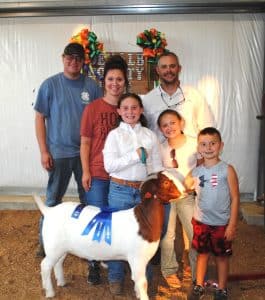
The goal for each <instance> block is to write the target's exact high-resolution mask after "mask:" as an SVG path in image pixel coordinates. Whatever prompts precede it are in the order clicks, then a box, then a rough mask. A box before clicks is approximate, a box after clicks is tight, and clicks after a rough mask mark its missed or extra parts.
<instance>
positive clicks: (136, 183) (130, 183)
mask: <svg viewBox="0 0 265 300" xmlns="http://www.w3.org/2000/svg"><path fill="white" fill-rule="evenodd" d="M110 180H111V181H113V182H116V183H119V184H121V185H127V186H129V187H132V188H134V189H139V187H140V185H141V184H142V181H130V180H124V179H119V178H115V177H110Z"/></svg>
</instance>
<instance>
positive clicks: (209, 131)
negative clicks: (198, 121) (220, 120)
mask: <svg viewBox="0 0 265 300" xmlns="http://www.w3.org/2000/svg"><path fill="white" fill-rule="evenodd" d="M207 134H208V135H217V136H218V138H219V140H220V142H221V141H222V137H221V133H220V131H219V130H217V129H216V128H214V127H205V128H203V129H202V130H200V132H199V133H198V138H199V136H201V135H207Z"/></svg>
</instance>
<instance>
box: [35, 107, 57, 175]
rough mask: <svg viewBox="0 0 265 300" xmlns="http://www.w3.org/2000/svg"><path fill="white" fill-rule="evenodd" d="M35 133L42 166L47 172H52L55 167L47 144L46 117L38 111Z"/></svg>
mask: <svg viewBox="0 0 265 300" xmlns="http://www.w3.org/2000/svg"><path fill="white" fill-rule="evenodd" d="M35 131H36V137H37V141H38V144H39V149H40V154H41V164H42V166H43V168H44V169H46V170H47V171H48V170H51V169H52V167H53V159H52V156H51V154H50V152H49V149H48V146H47V143H46V126H45V117H44V115H43V114H41V113H39V112H37V111H36V115H35Z"/></svg>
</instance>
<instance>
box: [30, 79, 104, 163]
mask: <svg viewBox="0 0 265 300" xmlns="http://www.w3.org/2000/svg"><path fill="white" fill-rule="evenodd" d="M101 96H102V90H101V88H100V87H99V86H98V85H97V84H96V82H95V81H94V80H92V79H91V78H88V77H85V76H84V75H80V77H79V78H78V79H76V80H71V79H68V78H66V77H65V76H64V74H63V73H59V74H56V75H54V76H52V77H49V78H48V79H46V80H45V81H44V82H43V83H42V84H41V86H40V89H39V91H38V95H37V99H36V103H35V106H34V109H35V110H36V111H38V112H39V113H41V114H43V115H44V116H45V118H46V136H47V145H48V147H49V151H50V152H51V154H52V156H53V158H55V159H57V158H67V157H76V156H79V153H80V122H81V116H82V113H83V110H84V108H85V106H86V105H87V104H88V103H90V102H91V101H92V100H94V99H97V98H100V97H101Z"/></svg>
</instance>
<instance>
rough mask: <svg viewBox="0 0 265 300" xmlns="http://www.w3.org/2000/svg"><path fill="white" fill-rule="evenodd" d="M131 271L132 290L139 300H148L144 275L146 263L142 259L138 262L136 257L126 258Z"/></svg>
mask: <svg viewBox="0 0 265 300" xmlns="http://www.w3.org/2000/svg"><path fill="white" fill-rule="evenodd" d="M128 262H129V265H130V268H131V273H132V279H133V281H134V290H135V293H136V297H137V298H138V299H140V300H148V299H149V298H148V295H147V280H146V276H145V269H146V265H147V263H144V262H143V261H141V262H139V261H138V260H136V259H133V260H131V261H130V260H128Z"/></svg>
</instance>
